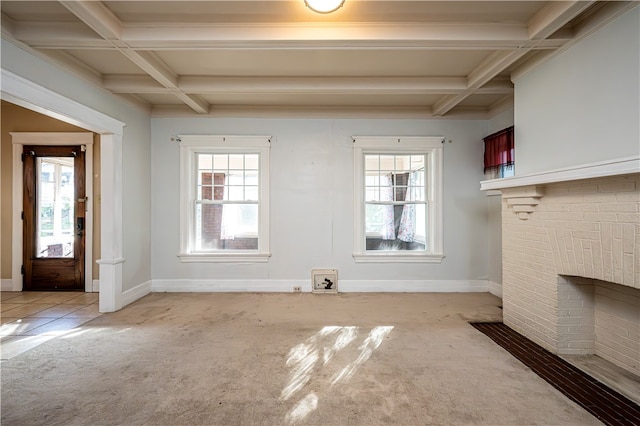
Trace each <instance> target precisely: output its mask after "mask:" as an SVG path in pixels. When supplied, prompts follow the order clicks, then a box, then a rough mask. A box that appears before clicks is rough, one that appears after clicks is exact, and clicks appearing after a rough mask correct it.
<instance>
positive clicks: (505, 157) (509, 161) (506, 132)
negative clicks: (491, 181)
mask: <svg viewBox="0 0 640 426" xmlns="http://www.w3.org/2000/svg"><path fill="white" fill-rule="evenodd" d="M513 147H514V138H513V126H511V127H507V128H506V129H503V130H500V131H499V132H496V133H493V134H491V135H489V136H487V137H485V138H484V171H485V173H486V172H487V170H491V169H496V168H498V167H501V166H511V165H513V150H514V149H513Z"/></svg>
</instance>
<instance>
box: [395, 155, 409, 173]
mask: <svg viewBox="0 0 640 426" xmlns="http://www.w3.org/2000/svg"><path fill="white" fill-rule="evenodd" d="M395 170H396V171H397V172H408V171H409V170H411V156H410V155H397V156H396V168H395Z"/></svg>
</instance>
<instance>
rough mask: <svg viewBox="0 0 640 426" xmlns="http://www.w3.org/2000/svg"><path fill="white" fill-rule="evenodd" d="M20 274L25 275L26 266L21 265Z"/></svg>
mask: <svg viewBox="0 0 640 426" xmlns="http://www.w3.org/2000/svg"><path fill="white" fill-rule="evenodd" d="M20 273H21V274H22V275H24V265H20Z"/></svg>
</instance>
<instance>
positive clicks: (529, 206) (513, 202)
mask: <svg viewBox="0 0 640 426" xmlns="http://www.w3.org/2000/svg"><path fill="white" fill-rule="evenodd" d="M634 173H640V157H627V158H619V159H616V160H608V161H601V162H598V163H590V164H583V165H580V166H574V167H567V168H563V169H556V170H549V171H546V172H541V173H533V174H529V175H524V176H514V177H509V178H503V179H491V180H485V181H482V182H480V189H481V190H483V191H495V190H497V191H499V192H501V193H502V198H503V199H504V200H506V202H507V205H509V206H510V207H511V208H512V210H513V212H514V213H515V214H516V215H517V216H518V218H519V219H520V220H527V219H528V218H529V214H531V213H533V211H534V208H535V206H536V205H538V204H539V203H540V199H541V198H542V197H543V196H544V185H547V184H552V183H561V182H570V181H575V180H584V179H595V178H602V177H609V176H619V175H628V174H634Z"/></svg>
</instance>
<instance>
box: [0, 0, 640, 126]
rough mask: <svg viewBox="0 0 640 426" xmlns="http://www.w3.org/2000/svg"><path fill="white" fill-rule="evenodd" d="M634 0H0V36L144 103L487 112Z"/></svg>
mask: <svg viewBox="0 0 640 426" xmlns="http://www.w3.org/2000/svg"><path fill="white" fill-rule="evenodd" d="M638 4H640V2H611V1H597V0H596V1H594V2H592V1H552V2H546V1H526V0H523V1H483V0H472V1H430V0H425V1H421V0H410V1H403V0H346V2H345V4H344V6H343V7H342V8H340V9H339V10H338V11H336V12H335V13H331V14H317V13H314V12H312V11H311V10H310V9H309V8H307V7H306V6H305V4H304V1H303V0H210V1H176V0H162V1H155V0H150V1H119V0H118V1H115V0H114V1H99V0H92V1H53V0H51V1H2V2H0V9H1V10H2V14H3V21H2V24H3V27H2V37H3V39H7V40H9V41H11V42H15V43H17V44H18V45H19V46H25V45H26V46H30V47H32V48H34V49H36V50H37V51H38V52H39V53H40V54H41V55H43V56H44V57H45V58H47V57H48V58H49V59H50V60H51V61H52V62H55V63H56V64H59V65H61V66H63V67H64V68H65V69H67V70H71V72H75V73H76V74H77V75H78V77H79V78H86V79H88V80H89V81H91V82H92V83H94V84H99V85H100V84H101V85H102V86H103V88H105V90H112V91H113V93H115V94H118V95H119V96H122V97H123V98H124V99H129V100H133V103H134V104H135V105H138V106H140V105H144V107H146V108H147V109H148V111H150V112H151V114H153V113H154V108H157V109H156V111H159V110H160V109H162V114H163V116H170V115H171V114H172V113H175V114H181V116H184V114H193V116H199V115H202V114H209V113H210V111H215V110H216V107H217V106H219V105H228V106H230V107H232V109H235V110H241V109H242V107H243V106H258V107H260V106H264V107H265V111H268V110H269V108H268V107H269V106H278V108H277V109H278V110H279V113H280V114H282V113H283V111H284V112H285V113H286V111H287V108H289V109H288V111H290V112H291V113H297V112H298V111H299V109H297V108H300V109H304V110H306V111H313V108H314V107H318V110H319V111H321V112H320V114H322V110H323V111H327V110H329V109H331V108H332V107H335V110H336V111H337V110H342V111H351V112H354V111H355V112H354V113H357V110H358V108H360V109H361V110H362V111H367V108H369V107H373V108H375V107H379V110H383V111H384V110H386V109H387V108H388V109H389V110H393V109H394V108H395V111H400V110H402V108H403V107H405V108H409V109H410V108H413V109H419V110H420V111H425V114H432V116H435V117H444V116H447V114H449V113H450V112H453V113H454V114H455V116H456V117H461V116H463V115H461V114H465V111H467V112H468V114H469V115H468V116H469V117H473V118H481V117H483V116H484V117H486V118H489V117H490V116H489V114H490V113H491V114H493V113H496V112H495V111H496V110H497V109H499V108H494V106H495V105H500V108H502V107H504V106H505V105H507V106H508V101H506V100H508V99H509V98H510V96H512V93H513V84H512V83H511V79H512V76H514V75H515V76H517V75H519V74H520V73H522V72H526V70H528V69H531V67H534V66H537V64H538V63H542V61H543V60H546V59H547V57H548V56H549V55H550V54H554V52H555V51H561V50H562V49H563V48H565V47H566V46H568V45H570V44H571V43H575V42H577V41H579V40H578V39H579V38H581V37H586V36H587V35H588V34H591V33H592V32H593V31H596V30H597V29H598V28H600V27H601V26H603V25H605V24H606V22H610V21H611V19H613V18H615V17H616V16H619V15H620V14H622V13H624V12H625V11H627V10H629V9H631V8H633V7H637V6H638ZM574 24H575V25H576V28H579V31H574V28H573V25H574ZM576 34H577V35H576ZM223 76H224V77H229V78H226V79H221V78H219V77H223ZM234 77H239V78H234ZM242 77H250V78H242ZM271 77H282V78H281V79H274V78H271ZM305 77H313V78H305ZM325 77H332V78H333V77H335V79H333V80H332V81H327V80H325V79H324V78H325ZM359 77H368V78H366V79H365V78H362V79H360V78H359ZM403 77H415V78H413V79H411V78H403ZM147 92H151V93H147ZM156 92H157V93H156ZM418 92H419V93H429V95H419V94H416V93H418ZM168 93H172V94H168ZM349 93H355V94H349ZM174 107H175V109H172V108H174ZM301 107H304V108H301ZM248 109H250V108H248ZM274 109H275V108H274ZM483 114H484V115H483Z"/></svg>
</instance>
